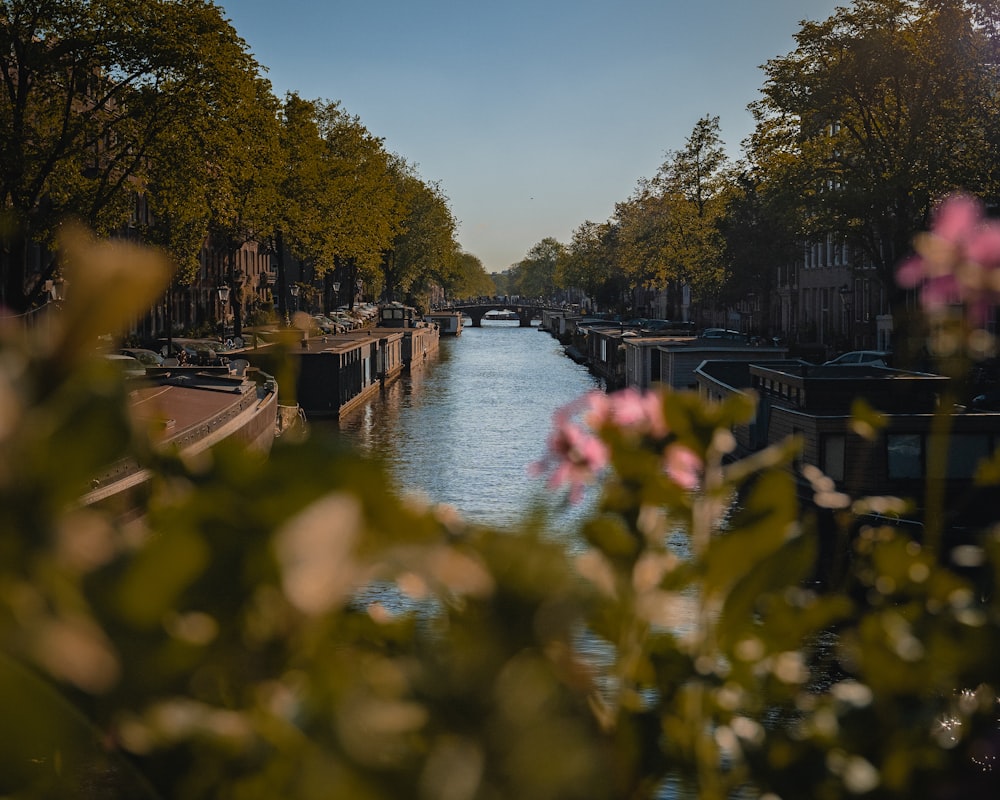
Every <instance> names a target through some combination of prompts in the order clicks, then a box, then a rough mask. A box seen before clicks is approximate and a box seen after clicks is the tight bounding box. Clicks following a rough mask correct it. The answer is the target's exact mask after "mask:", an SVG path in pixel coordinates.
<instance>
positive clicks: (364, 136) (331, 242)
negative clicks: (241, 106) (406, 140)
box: [317, 102, 405, 304]
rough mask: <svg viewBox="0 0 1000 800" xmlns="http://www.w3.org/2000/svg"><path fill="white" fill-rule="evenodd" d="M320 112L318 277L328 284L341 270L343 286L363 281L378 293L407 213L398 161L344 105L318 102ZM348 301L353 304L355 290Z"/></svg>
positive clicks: (380, 140) (339, 275)
mask: <svg viewBox="0 0 1000 800" xmlns="http://www.w3.org/2000/svg"><path fill="white" fill-rule="evenodd" d="M317 109H318V118H317V119H318V122H319V129H320V135H321V136H322V138H323V142H324V146H325V147H324V154H323V180H324V188H323V192H322V194H321V195H320V198H321V201H320V203H319V207H320V210H321V213H322V214H323V216H324V228H323V242H324V247H323V250H324V252H325V253H326V254H327V255H325V256H324V257H323V258H321V259H320V260H319V262H318V264H317V274H319V275H321V276H325V277H326V279H327V283H328V285H329V282H330V279H331V278H332V277H333V276H334V274H335V272H336V275H337V276H338V277H340V279H341V283H342V284H346V285H348V286H351V287H356V286H357V285H358V281H359V280H360V281H362V282H363V283H364V284H365V285H367V286H368V287H369V288H370V290H371V291H372V292H373V293H376V294H377V293H378V291H379V290H380V288H381V286H382V279H383V276H382V260H383V257H384V254H385V253H386V251H388V250H389V249H390V247H391V246H392V242H393V239H394V237H396V236H397V235H398V234H399V233H400V231H401V230H402V225H403V219H404V215H405V210H404V207H403V205H402V203H401V200H400V197H399V195H398V193H397V185H396V183H395V178H394V162H395V157H394V156H393V155H392V154H391V153H388V152H387V151H386V150H385V148H384V143H383V141H382V139H380V138H378V137H376V136H374V135H373V134H371V133H370V132H369V131H368V129H367V128H365V126H364V125H363V124H362V123H361V120H360V119H359V118H358V117H357V116H353V115H351V114H348V113H347V112H346V111H345V110H344V109H343V108H342V107H341V106H340V104H339V103H335V102H334V103H331V102H326V103H319V102H317ZM330 256H332V258H331V257H330ZM331 268H332V269H331ZM349 297H350V302H351V304H353V298H354V293H353V291H352V292H351V293H350V295H349Z"/></svg>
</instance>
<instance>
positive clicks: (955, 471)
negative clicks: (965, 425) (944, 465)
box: [947, 433, 992, 478]
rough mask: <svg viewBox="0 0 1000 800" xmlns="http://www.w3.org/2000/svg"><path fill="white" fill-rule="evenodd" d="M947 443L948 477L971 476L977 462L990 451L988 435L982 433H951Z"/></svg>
mask: <svg viewBox="0 0 1000 800" xmlns="http://www.w3.org/2000/svg"><path fill="white" fill-rule="evenodd" d="M948 445H949V446H948V472H947V475H948V477H949V478H971V477H972V476H973V475H974V474H975V471H976V467H977V466H978V465H979V462H980V461H982V460H983V459H984V458H986V457H987V456H988V455H989V454H990V453H991V452H992V447H991V443H990V437H989V436H987V435H985V434H982V433H953V434H952V435H951V436H950V437H949V440H948Z"/></svg>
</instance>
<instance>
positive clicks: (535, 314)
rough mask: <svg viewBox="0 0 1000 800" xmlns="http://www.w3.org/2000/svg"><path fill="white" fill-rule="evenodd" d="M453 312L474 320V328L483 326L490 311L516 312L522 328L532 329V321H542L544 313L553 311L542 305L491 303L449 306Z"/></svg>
mask: <svg viewBox="0 0 1000 800" xmlns="http://www.w3.org/2000/svg"><path fill="white" fill-rule="evenodd" d="M449 308H450V309H451V310H452V311H460V312H462V313H463V314H465V315H467V316H468V317H469V319H471V320H472V327H473V328H481V327H482V326H483V317H485V316H486V314H487V313H488V312H490V311H514V312H516V313H517V318H518V323H519V325H520V327H522V328H530V327H531V322H532V320H535V319H540V318H541V315H542V311H545V310H551V309H550V307H549V306H546V305H543V304H541V303H523V302H507V303H504V302H499V303H497V302H489V303H485V302H484V303H456V304H454V305H451V306H449Z"/></svg>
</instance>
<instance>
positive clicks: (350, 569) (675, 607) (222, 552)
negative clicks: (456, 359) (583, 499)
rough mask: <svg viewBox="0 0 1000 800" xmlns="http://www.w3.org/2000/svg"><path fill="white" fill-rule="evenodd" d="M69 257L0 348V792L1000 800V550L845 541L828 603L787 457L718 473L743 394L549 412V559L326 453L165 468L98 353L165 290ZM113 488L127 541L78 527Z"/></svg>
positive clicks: (232, 451) (542, 549)
mask: <svg viewBox="0 0 1000 800" xmlns="http://www.w3.org/2000/svg"><path fill="white" fill-rule="evenodd" d="M64 257H65V263H66V265H67V268H68V269H70V270H71V272H70V279H71V280H73V281H74V287H75V288H76V289H77V291H75V292H74V294H73V295H72V296H71V297H70V299H69V300H68V301H67V304H66V306H65V309H64V316H63V317H62V318H60V319H59V320H57V321H56V322H54V324H53V325H52V326H51V327H50V328H48V329H39V330H36V331H33V332H30V333H26V332H24V331H21V330H16V331H14V330H9V329H5V330H4V331H3V332H2V333H3V340H2V346H0V444H2V448H0V453H2V458H0V555H2V558H0V700H2V701H3V702H4V708H5V712H6V713H5V714H4V719H3V721H2V723H0V790H2V791H3V792H4V793H5V794H7V795H9V796H17V797H43V796H46V797H47V796H59V797H97V796H100V797H115V796H120V797H130V798H131V797H162V798H185V800H188V799H189V798H231V797H288V798H318V797H331V796H333V797H351V798H370V799H371V800H377V799H378V798H387V799H388V798H393V799H395V798H400V797H421V798H430V797H434V798H437V797H449V798H460V799H461V800H465V799H466V798H469V799H472V798H493V797H511V798H540V799H541V798H620V797H631V798H643V797H648V798H652V797H657V796H660V793H661V790H662V787H663V786H664V785H665V783H666V782H668V781H670V782H673V783H675V784H676V783H680V784H685V785H688V786H690V787H692V789H693V791H695V792H696V793H697V796H699V797H704V798H728V797H731V796H734V795H735V793H737V792H744V796H745V795H746V794H747V793H748V794H749V795H750V796H754V795H760V794H762V793H764V792H771V793H773V794H776V795H777V796H779V797H796V798H798V797H816V798H838V797H845V798H846V797H853V796H857V795H864V796H868V797H878V798H941V797H949V796H955V793H956V792H957V793H958V794H959V796H970V797H975V796H993V795H992V794H990V793H991V792H995V790H996V788H997V787H996V778H995V775H993V774H992V773H991V772H990V771H989V770H988V769H987V768H986V767H989V766H990V765H991V764H992V761H991V759H992V757H993V755H994V753H995V752H996V747H997V746H998V742H997V734H996V696H995V691H994V689H993V688H992V687H995V686H996V685H997V681H998V680H1000V675H998V674H997V665H996V663H995V661H994V659H993V657H992V654H993V653H995V652H996V648H997V646H998V644H1000V642H998V632H1000V613H998V612H1000V608H998V606H997V600H996V598H995V597H994V596H993V594H992V592H991V591H989V589H990V587H992V586H994V585H996V582H997V580H998V578H1000V572H998V570H1000V540H998V538H997V537H996V535H995V534H988V535H985V536H983V537H982V539H980V540H978V541H974V542H970V543H967V544H965V545H963V547H961V548H959V550H958V551H957V552H956V553H955V557H952V555H950V554H949V553H948V552H947V551H942V552H940V553H939V552H937V551H935V550H931V549H929V548H927V547H924V546H923V545H922V544H921V543H920V542H919V541H916V540H914V539H912V538H910V537H909V536H907V535H905V533H904V532H903V531H902V530H901V529H897V528H893V527H890V526H886V525H880V524H873V523H872V522H871V521H870V520H866V519H864V518H862V519H854V517H853V514H852V513H851V512H850V511H849V510H844V511H840V512H837V515H836V516H830V517H829V519H827V521H828V522H829V521H830V520H832V522H833V523H834V525H835V527H837V529H838V533H839V534H843V535H845V539H846V534H847V533H848V532H849V531H850V530H851V529H852V527H853V528H856V529H857V533H856V536H854V537H853V544H852V545H851V546H850V550H849V554H850V556H851V557H850V559H849V566H848V569H847V570H846V572H845V575H844V577H843V579H842V580H837V581H836V582H832V581H830V582H827V583H826V584H825V585H820V584H817V582H816V580H815V576H816V572H817V567H818V565H817V555H816V553H817V551H818V550H819V549H820V545H821V544H822V541H821V538H820V537H821V536H827V535H831V534H830V531H829V526H827V525H823V524H813V522H811V520H819V516H818V515H819V513H820V512H819V511H817V510H815V509H814V513H812V514H810V513H807V509H806V508H805V507H804V506H803V505H802V501H801V500H800V490H799V487H798V484H797V482H796V480H795V479H794V477H793V476H794V473H793V471H792V467H793V465H794V462H795V458H796V455H797V443H796V442H794V441H791V442H788V443H783V444H780V445H776V446H773V447H771V448H768V449H767V450H764V451H762V452H760V453H758V454H756V455H755V456H753V457H751V458H745V459H741V460H737V459H735V458H734V444H735V443H734V440H733V437H732V435H731V434H730V430H731V428H732V427H733V426H736V425H744V424H746V423H747V422H748V421H749V420H751V419H752V418H753V415H754V403H753V402H752V400H751V399H749V398H745V397H743V398H737V399H734V400H732V401H729V402H727V403H725V404H709V403H706V402H704V401H703V399H702V398H699V397H698V396H696V395H695V394H693V393H688V392H677V393H672V392H662V393H654V394H650V395H644V396H640V395H638V393H630V392H625V393H620V394H617V395H611V396H608V395H603V394H601V393H595V394H594V395H592V396H590V397H588V398H586V399H585V402H584V403H582V404H580V405H579V406H578V407H574V408H573V409H570V410H567V411H566V412H564V413H561V414H560V415H558V418H557V423H558V424H557V434H558V436H557V437H556V438H555V440H554V441H555V442H557V443H560V445H559V446H560V447H563V446H565V447H564V449H561V450H560V449H558V448H556V450H554V452H553V459H554V462H553V465H554V466H555V467H556V472H554V473H553V478H555V477H559V479H560V480H562V479H563V478H565V480H567V481H570V482H571V483H572V482H575V481H581V482H585V481H586V480H588V479H591V480H595V481H596V482H597V485H596V487H595V488H596V491H597V495H596V497H595V503H594V505H593V507H592V508H591V510H590V511H589V512H588V513H587V514H586V515H585V516H584V518H583V520H582V521H581V523H580V524H579V529H578V530H576V531H572V532H570V533H571V534H572V535H569V536H567V532H566V531H562V530H557V529H556V526H555V522H554V521H553V520H550V519H548V517H547V515H546V514H545V513H544V512H537V513H531V514H529V513H527V512H526V513H525V516H524V520H523V524H522V525H521V526H518V527H516V528H514V529H511V530H493V529H490V528H487V527H480V526H473V525H470V524H468V523H466V522H465V521H463V520H462V519H461V518H460V517H459V516H457V515H456V514H455V512H454V511H452V510H449V509H446V508H441V507H435V506H433V505H427V504H425V503H424V502H422V501H418V500H415V499H412V498H407V497H404V496H401V495H400V494H399V493H398V492H397V491H395V489H394V487H392V485H391V484H390V483H389V481H388V478H387V473H386V471H385V470H384V469H383V468H382V466H381V465H379V464H378V463H375V462H372V461H369V460H366V459H364V458H362V457H360V456H359V455H358V454H356V453H354V452H352V451H350V450H347V449H344V448H343V447H342V446H341V445H340V444H339V443H338V441H337V440H335V439H331V438H325V437H323V436H320V435H316V434H314V435H311V436H308V437H306V438H304V439H298V440H292V439H285V438H282V439H279V440H278V441H277V442H276V444H275V446H274V448H273V450H272V452H271V453H270V455H269V456H268V457H263V456H259V455H254V454H251V453H247V452H244V451H241V450H239V449H237V448H235V447H232V446H224V445H223V446H218V447H217V448H215V449H214V450H212V451H211V452H210V453H209V454H207V455H205V456H204V457H199V458H196V459H185V458H182V457H180V456H178V455H177V454H175V453H171V452H163V451H161V450H158V449H156V448H153V447H152V446H151V445H150V443H149V441H148V440H147V432H146V431H143V430H137V429H136V428H135V427H134V426H133V425H132V424H131V423H130V421H129V417H128V414H127V402H126V400H127V398H126V393H125V389H124V387H123V386H122V385H121V383H120V382H119V378H118V375H117V373H114V374H109V373H106V372H105V371H104V370H103V369H102V366H104V365H103V364H101V359H99V358H96V357H95V355H94V352H93V349H92V347H91V343H92V342H94V341H95V340H96V335H95V334H96V331H97V329H96V327H95V326H96V325H97V324H100V325H101V330H104V329H106V327H107V326H111V327H112V328H113V329H119V328H120V327H121V326H123V325H124V324H125V322H126V321H127V320H128V319H129V316H130V314H132V313H134V309H135V307H136V305H133V304H139V305H141V304H142V303H145V302H148V298H149V297H151V296H155V295H156V293H157V292H159V291H161V290H162V287H163V286H164V285H165V282H166V281H167V280H168V279H169V270H167V269H166V268H165V267H164V265H163V264H162V263H160V262H159V260H158V259H157V258H155V257H153V256H152V255H150V254H143V253H141V252H140V251H136V250H133V249H131V248H125V249H119V248H108V247H96V248H95V246H94V245H93V244H92V243H88V242H87V241H85V240H81V241H78V242H75V243H74V242H72V241H71V242H69V243H68V246H67V249H66V251H65V254H64ZM137 263H138V264H141V265H142V267H143V268H142V269H135V268H134V267H135V265H136V264H137ZM108 286H120V287H121V293H120V294H118V293H116V292H109V291H108V288H107V287H108ZM95 320H99V323H98V322H95ZM576 412H579V413H576ZM577 418H579V419H577ZM870 422H872V420H870ZM578 424H579V425H584V424H585V425H586V426H587V429H586V432H583V428H582V427H581V428H577V427H574V426H576V425H578ZM123 457H133V458H136V459H138V460H139V461H140V463H142V464H144V465H146V466H148V467H149V469H150V470H151V472H152V475H153V478H152V480H151V482H150V484H149V485H148V487H147V488H146V490H145V499H144V502H143V504H142V506H141V509H140V510H141V511H142V512H143V513H142V514H141V515H135V514H131V515H125V516H122V515H121V514H120V513H116V510H114V509H110V508H103V507H100V506H88V507H81V506H80V504H79V502H78V498H79V496H80V493H81V491H82V490H83V487H85V486H86V484H87V481H88V480H89V478H90V477H91V476H92V475H94V474H96V472H97V471H98V470H99V469H100V468H101V467H102V466H103V465H106V464H109V463H113V462H114V461H116V460H117V459H119V458H123ZM564 467H570V470H569V471H564V470H563V468H564ZM560 476H561V477H560ZM822 513H824V514H826V513H828V512H826V511H823V512H822ZM984 765H985V766H984Z"/></svg>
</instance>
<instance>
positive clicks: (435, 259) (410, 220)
mask: <svg viewBox="0 0 1000 800" xmlns="http://www.w3.org/2000/svg"><path fill="white" fill-rule="evenodd" d="M392 174H393V178H394V181H395V186H396V193H397V197H398V200H399V202H400V204H401V207H402V209H403V212H404V213H403V222H402V225H401V226H400V229H399V233H397V234H396V236H395V238H394V239H393V240H392V244H391V246H390V247H389V248H388V249H387V251H386V252H385V254H384V257H383V260H382V276H383V280H384V284H383V286H384V292H385V296H386V297H389V298H393V299H397V298H399V297H400V296H402V297H403V298H407V297H409V296H412V295H413V294H414V293H416V292H419V291H421V290H423V289H425V288H426V287H427V285H428V284H429V283H431V282H433V283H437V284H438V285H439V286H446V284H449V283H450V281H451V278H450V276H452V275H454V274H455V273H454V262H455V258H456V255H457V254H458V252H459V248H458V246H457V244H456V242H455V234H456V229H457V222H456V221H455V217H454V216H453V215H452V212H451V208H450V207H449V205H448V198H447V197H446V196H445V194H444V192H443V191H442V189H441V186H440V185H439V184H437V183H428V182H426V181H424V180H422V179H421V178H420V177H419V176H418V175H417V173H416V170H415V169H414V168H413V167H412V166H411V165H409V164H407V163H406V162H405V161H404V160H403V159H396V160H395V161H394V162H393V165H392Z"/></svg>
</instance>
